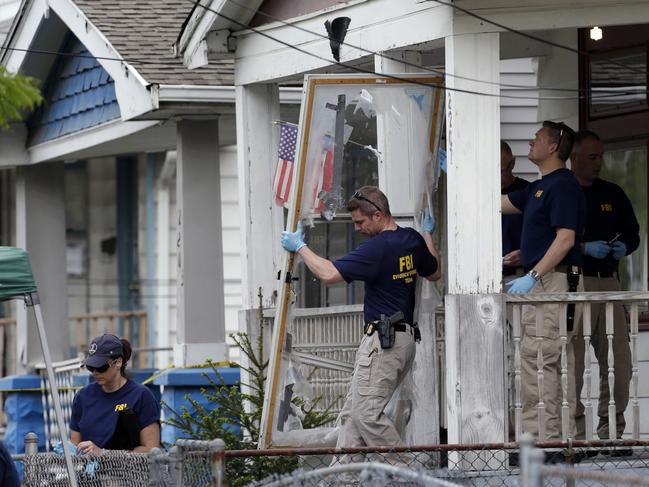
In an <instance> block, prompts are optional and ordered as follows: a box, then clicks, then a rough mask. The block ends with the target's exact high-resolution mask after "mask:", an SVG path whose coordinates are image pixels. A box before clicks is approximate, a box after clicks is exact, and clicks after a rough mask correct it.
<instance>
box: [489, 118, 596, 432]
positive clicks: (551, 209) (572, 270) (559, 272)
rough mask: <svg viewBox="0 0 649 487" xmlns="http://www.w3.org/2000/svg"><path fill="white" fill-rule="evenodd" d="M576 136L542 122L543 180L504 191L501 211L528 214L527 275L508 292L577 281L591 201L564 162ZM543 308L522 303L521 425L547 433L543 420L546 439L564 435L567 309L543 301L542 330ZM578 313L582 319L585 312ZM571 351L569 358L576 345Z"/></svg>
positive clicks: (537, 140)
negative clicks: (562, 325) (563, 321)
mask: <svg viewBox="0 0 649 487" xmlns="http://www.w3.org/2000/svg"><path fill="white" fill-rule="evenodd" d="M574 135H575V134H574V132H573V131H572V129H570V127H568V126H567V125H565V124H563V123H555V122H543V127H542V128H541V129H540V130H538V131H537V132H536V136H535V137H534V140H532V141H530V152H529V155H528V158H529V160H530V161H532V162H533V163H534V164H536V165H537V166H538V167H539V170H540V171H541V179H539V180H537V181H534V182H533V183H532V184H530V185H529V186H528V187H527V188H525V189H522V190H519V191H515V192H513V193H510V194H508V195H503V196H501V203H502V212H503V213H505V214H508V213H509V214H512V213H521V212H522V213H523V233H522V235H521V260H522V263H523V267H524V270H525V272H526V273H527V274H525V275H524V276H522V277H519V278H517V279H514V280H513V281H511V282H510V283H509V287H508V289H507V291H508V292H510V293H514V294H527V293H532V294H533V293H543V292H545V293H553V292H567V291H569V290H571V288H572V290H577V287H578V286H579V265H580V264H581V255H580V253H579V242H580V239H581V235H582V232H583V227H584V221H585V218H586V215H585V213H586V208H585V202H584V196H583V194H582V193H581V191H580V189H579V184H578V183H577V180H576V179H575V177H574V175H573V174H572V173H571V172H570V171H569V170H568V169H566V164H565V161H566V160H567V159H568V156H569V155H570V151H571V150H572V144H573V140H574ZM569 279H571V280H572V283H573V284H572V285H571V284H570V282H569ZM540 309H541V308H540V307H538V308H535V307H533V306H524V307H523V313H522V323H521V325H522V337H521V377H522V381H521V382H522V385H521V395H522V401H523V431H524V432H527V433H532V434H534V435H537V436H541V435H539V433H540V431H539V429H540V428H539V427H540V426H542V427H544V428H545V438H539V439H540V440H544V439H547V440H560V439H561V438H562V435H561V403H562V396H563V394H562V389H561V338H560V335H559V331H560V330H559V321H560V316H559V313H560V311H561V309H562V308H561V307H560V306H559V305H558V304H557V305H547V306H544V311H545V313H544V320H543V323H542V326H541V327H540V329H537V325H536V312H537V310H538V311H540ZM578 311H579V310H577V313H576V314H578ZM573 319H574V320H573V321H574V323H578V321H579V316H573ZM569 335H570V334H569ZM539 344H540V345H541V351H542V353H543V397H539V386H538V377H537V351H538V346H539ZM568 353H569V357H568V359H569V361H570V358H571V355H572V347H571V346H570V345H569V347H568ZM573 396H574V392H573V394H571V395H570V397H569V400H571V401H570V402H573V403H574V397H573ZM540 401H542V402H543V403H544V405H545V420H543V418H539V417H538V411H539V409H538V408H537V406H538V404H539V402H540Z"/></svg>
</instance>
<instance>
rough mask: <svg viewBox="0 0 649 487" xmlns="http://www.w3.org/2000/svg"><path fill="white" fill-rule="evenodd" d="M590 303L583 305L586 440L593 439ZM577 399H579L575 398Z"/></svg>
mask: <svg viewBox="0 0 649 487" xmlns="http://www.w3.org/2000/svg"><path fill="white" fill-rule="evenodd" d="M590 310H591V307H590V303H584V316H583V318H584V385H585V386H586V401H585V402H584V409H585V420H586V439H587V440H592V439H593V414H594V413H593V401H592V392H593V391H592V389H593V378H592V375H591V370H590V336H591V314H590ZM577 399H579V398H577Z"/></svg>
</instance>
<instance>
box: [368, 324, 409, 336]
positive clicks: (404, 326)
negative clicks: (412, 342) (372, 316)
mask: <svg viewBox="0 0 649 487" xmlns="http://www.w3.org/2000/svg"><path fill="white" fill-rule="evenodd" d="M369 325H370V323H365V326H364V327H363V333H364V334H367V327H368V326H369ZM392 326H393V327H394V331H408V328H409V327H410V326H412V325H411V324H410V323H404V322H401V323H396V324H394V325H392Z"/></svg>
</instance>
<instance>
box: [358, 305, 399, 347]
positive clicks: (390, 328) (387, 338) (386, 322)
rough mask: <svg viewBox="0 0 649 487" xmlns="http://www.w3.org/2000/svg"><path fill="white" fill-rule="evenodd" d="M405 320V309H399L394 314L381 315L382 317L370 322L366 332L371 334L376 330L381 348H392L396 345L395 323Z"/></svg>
mask: <svg viewBox="0 0 649 487" xmlns="http://www.w3.org/2000/svg"><path fill="white" fill-rule="evenodd" d="M403 320H404V316H403V311H397V312H396V313H394V314H393V315H392V316H385V315H381V318H380V319H378V320H376V321H372V322H371V323H369V324H368V326H367V331H366V333H367V334H368V335H371V334H372V333H373V331H374V330H376V331H377V332H378V333H379V342H380V343H381V348H382V349H384V350H385V349H388V348H392V347H393V346H394V338H395V336H394V334H395V332H396V330H395V329H394V325H395V323H399V322H400V321H403Z"/></svg>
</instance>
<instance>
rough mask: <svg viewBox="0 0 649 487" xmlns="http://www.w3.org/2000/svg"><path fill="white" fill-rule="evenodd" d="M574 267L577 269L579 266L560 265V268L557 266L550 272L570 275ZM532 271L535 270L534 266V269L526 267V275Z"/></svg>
mask: <svg viewBox="0 0 649 487" xmlns="http://www.w3.org/2000/svg"><path fill="white" fill-rule="evenodd" d="M534 265H536V264H534ZM573 267H577V266H570V265H558V266H556V267H555V268H554V269H552V270H550V272H561V273H563V274H568V272H570V269H571V268H573ZM532 269H534V266H532V267H525V273H526V274H527V273H528V272H529V271H531V270H532ZM579 272H580V273H581V269H579Z"/></svg>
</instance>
